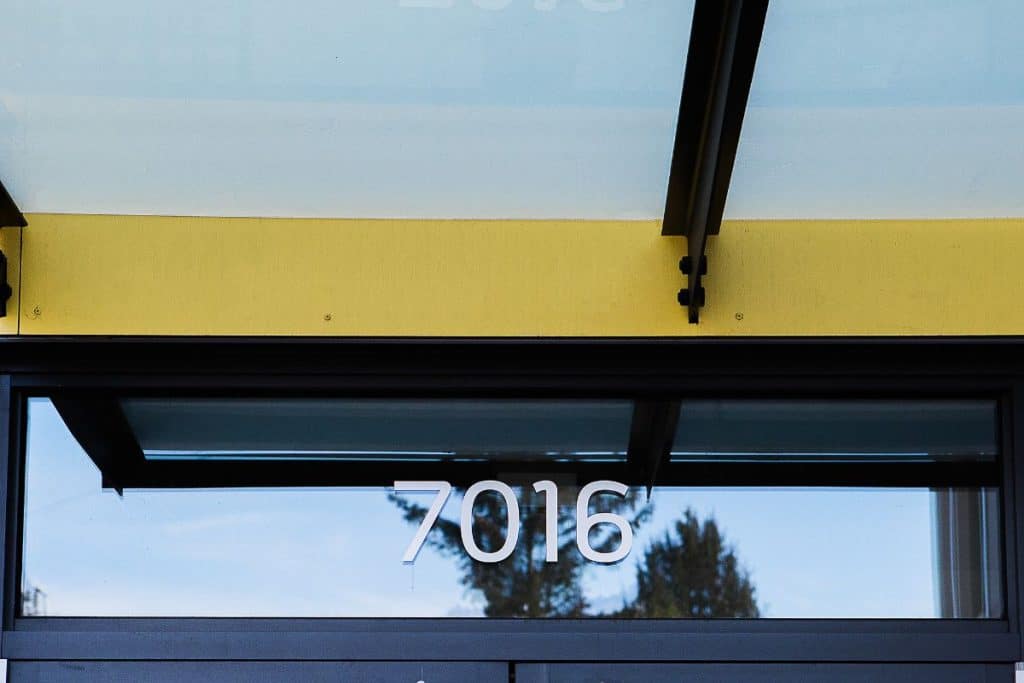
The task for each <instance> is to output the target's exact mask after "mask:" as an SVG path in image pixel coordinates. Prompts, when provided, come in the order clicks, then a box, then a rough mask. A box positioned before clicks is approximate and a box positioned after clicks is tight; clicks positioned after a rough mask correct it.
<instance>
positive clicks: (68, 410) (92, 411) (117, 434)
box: [51, 396, 146, 495]
mask: <svg viewBox="0 0 1024 683" xmlns="http://www.w3.org/2000/svg"><path fill="white" fill-rule="evenodd" d="M51 400H52V401H53V406H54V407H55V408H56V409H57V412H58V413H59V414H60V416H61V419H62V420H64V424H65V425H67V428H68V431H70V432H71V435H72V436H74V437H75V440H76V441H77V442H78V445H80V446H81V447H82V450H84V451H85V453H86V455H88V456H89V458H90V459H91V460H92V461H93V463H95V465H96V467H97V469H99V471H100V474H101V475H102V476H103V487H104V488H112V489H114V490H115V491H117V493H118V494H119V495H120V494H121V493H123V491H124V488H125V482H126V481H128V480H130V479H132V478H133V477H135V476H136V473H137V472H139V471H140V470H141V469H142V468H143V467H144V466H145V465H146V458H145V456H144V455H143V453H142V449H141V448H140V447H139V444H138V441H136V440H135V435H134V434H133V433H132V430H131V427H130V426H129V425H128V421H127V420H126V419H125V417H124V413H122V412H121V406H120V405H119V404H118V402H117V401H116V400H115V399H109V398H105V397H100V396H80V397H79V396H53V397H51Z"/></svg>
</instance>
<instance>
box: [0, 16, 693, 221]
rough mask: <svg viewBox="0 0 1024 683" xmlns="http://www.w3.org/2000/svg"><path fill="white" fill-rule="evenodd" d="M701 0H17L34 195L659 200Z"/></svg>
mask: <svg viewBox="0 0 1024 683" xmlns="http://www.w3.org/2000/svg"><path fill="white" fill-rule="evenodd" d="M693 7H694V3H693V1H692V0H681V1H678V2H677V1H675V0H673V1H672V2H660V1H658V2H627V1H626V0H386V1H383V2H382V1H381V0H358V1H348V2H324V1H322V0H313V1H311V2H302V3H290V2H283V1H282V0H258V1H256V2H251V1H245V2H242V1H239V0H228V1H227V2H216V3H210V2H203V1H201V0H185V1H184V2H178V3H169V4H168V3H139V2H131V1H129V0H101V1H100V2H93V3H81V2H75V1H73V0H46V1H45V2H38V1H36V0H11V1H10V2H7V3H5V4H4V11H3V15H4V17H3V22H2V23H0V44H3V46H4V50H3V52H2V53H0V178H2V179H3V182H4V183H5V184H6V186H7V187H8V189H9V190H10V191H11V194H12V195H13V196H14V197H15V198H16V200H17V201H18V204H19V206H20V208H21V209H22V210H24V211H30V212H82V213H139V214H173V215H234V216H338V217H413V218H417V217H422V218H435V217H436V218H500V217H511V218H515V217H523V218H544V217H552V218H657V217H660V215H661V212H662V210H663V207H664V199H665V192H666V187H667V182H668V168H669V162H670V156H671V151H672V140H673V136H674V132H675V123H676V117H677V112H678V107H679V100H680V92H681V89H682V81H683V70H684V66H685V55H686V51H687V42H688V38H689V25H690V22H691V20H692V14H693Z"/></svg>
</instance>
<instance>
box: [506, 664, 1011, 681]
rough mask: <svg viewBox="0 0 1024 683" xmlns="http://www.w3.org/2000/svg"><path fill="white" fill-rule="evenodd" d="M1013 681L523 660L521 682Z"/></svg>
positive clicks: (772, 667)
mask: <svg viewBox="0 0 1024 683" xmlns="http://www.w3.org/2000/svg"><path fill="white" fill-rule="evenodd" d="M824 681H827V682H828V683H1011V682H1012V681H1013V667H1012V666H1010V665H987V664H918V665H902V664H901V665H890V664H520V665H517V666H516V683H822V682H824Z"/></svg>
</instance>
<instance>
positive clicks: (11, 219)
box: [0, 181, 28, 228]
mask: <svg viewBox="0 0 1024 683" xmlns="http://www.w3.org/2000/svg"><path fill="white" fill-rule="evenodd" d="M26 225H28V221H26V220H25V216H23V215H22V213H21V211H20V210H19V209H18V205H17V204H15V203H14V200H13V199H11V195H9V194H8V193H7V188H6V187H4V184H3V181H0V228H24V227H25V226H26Z"/></svg>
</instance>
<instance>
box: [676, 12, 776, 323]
mask: <svg viewBox="0 0 1024 683" xmlns="http://www.w3.org/2000/svg"><path fill="white" fill-rule="evenodd" d="M767 11H768V0H697V4H696V8H695V10H694V15H693V27H692V29H691V33H690V47H689V52H688V55H687V60H686V75H685V80H684V82H683V94H682V99H681V100H680V104H679V120H678V123H677V127H676V140H675V148H674V150H673V154H672V168H671V172H670V174H669V184H668V196H667V198H666V202H665V218H664V222H663V223H662V230H661V232H662V234H663V235H685V236H686V237H687V246H688V249H687V256H686V257H684V258H683V260H682V261H681V262H680V264H679V267H680V270H682V272H683V274H684V275H686V276H687V287H686V288H685V289H683V290H681V291H680V292H679V303H680V304H681V305H683V306H686V307H687V309H688V312H689V320H690V322H691V323H696V322H698V320H699V311H700V308H701V307H702V306H703V305H704V300H705V296H704V287H703V284H702V278H703V276H704V275H705V274H706V273H707V258H706V257H705V254H704V251H705V248H706V246H707V238H708V236H709V235H715V234H718V231H719V228H720V227H721V224H722V213H723V211H724V209H725V197H726V193H727V192H728V189H729V180H730V178H731V177H732V167H733V162H734V161H735V159H736V148H737V146H738V144H739V137H740V128H741V127H742V125H743V113H744V111H745V110H746V106H747V96H748V94H749V93H750V83H751V81H752V80H753V78H754V64H755V62H756V60H757V51H758V48H759V47H760V44H761V33H762V31H763V29H764V20H765V15H766V13H767Z"/></svg>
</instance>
